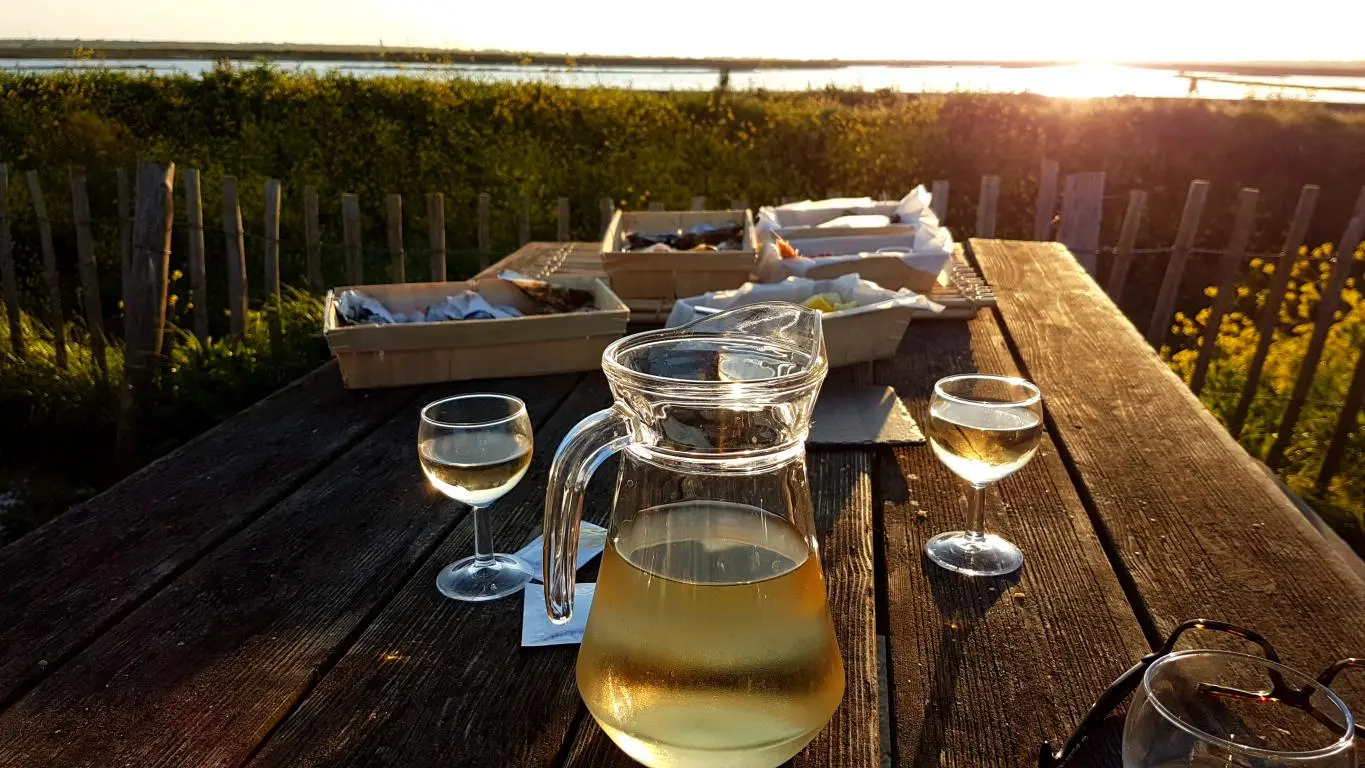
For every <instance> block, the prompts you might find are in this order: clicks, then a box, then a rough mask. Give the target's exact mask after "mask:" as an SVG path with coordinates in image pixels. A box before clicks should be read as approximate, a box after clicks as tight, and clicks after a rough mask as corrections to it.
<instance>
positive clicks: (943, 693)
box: [874, 313, 1147, 768]
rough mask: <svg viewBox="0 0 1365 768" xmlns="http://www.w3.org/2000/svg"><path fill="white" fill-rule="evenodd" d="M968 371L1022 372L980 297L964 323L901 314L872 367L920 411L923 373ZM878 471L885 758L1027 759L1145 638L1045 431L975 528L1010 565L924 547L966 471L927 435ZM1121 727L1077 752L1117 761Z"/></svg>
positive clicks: (927, 379)
mask: <svg viewBox="0 0 1365 768" xmlns="http://www.w3.org/2000/svg"><path fill="white" fill-rule="evenodd" d="M974 371H983V372H988V373H1004V374H1016V373H1018V371H1017V369H1016V367H1015V363H1014V361H1013V359H1012V358H1011V356H1010V352H1009V350H1008V349H1007V346H1006V341H1005V339H1004V338H1003V336H1002V335H1001V331H1000V328H999V326H998V325H997V323H996V320H995V318H994V316H993V315H991V314H989V313H982V314H981V315H979V316H978V317H977V318H976V319H974V320H972V321H970V322H968V323H966V324H962V323H920V324H911V327H910V329H909V331H908V332H907V333H906V337H905V339H904V341H903V343H902V345H901V349H900V353H899V354H898V355H897V357H896V358H895V359H893V360H885V361H879V362H878V363H877V364H876V369H875V372H874V381H875V382H876V383H882V384H890V385H892V386H895V387H896V390H897V392H898V393H899V394H900V395H901V397H902V398H903V399H904V401H905V402H906V405H907V407H909V408H910V411H911V413H912V414H913V415H914V416H915V417H916V418H917V419H918V420H919V421H920V423H921V424H924V423H926V422H927V418H928V401H929V397H930V395H931V394H932V393H933V385H934V382H935V381H936V380H938V379H939V378H941V377H943V376H948V375H951V374H955V373H967V372H974ZM1043 396H1044V398H1045V402H1046V398H1047V396H1048V392H1047V389H1046V388H1044V390H1043ZM875 478H876V479H875V486H876V488H877V503H878V509H879V511H880V514H881V517H882V525H881V526H880V530H881V531H883V532H884V538H883V539H882V540H881V544H882V545H883V546H884V548H885V549H884V551H885V557H884V561H885V564H886V565H885V571H886V576H885V578H886V584H885V590H886V595H887V603H888V605H887V609H886V611H887V612H886V621H887V624H888V627H889V638H888V640H889V647H890V657H889V661H888V676H889V678H890V684H891V694H892V713H893V715H894V721H893V728H894V734H895V741H894V753H895V757H896V762H895V764H896V765H904V766H912V765H913V766H936V765H960V766H973V767H974V768H975V767H976V766H1010V767H1011V768H1012V767H1013V766H1025V765H1032V764H1033V762H1032V761H1033V760H1035V759H1036V755H1037V752H1038V748H1039V746H1040V745H1041V744H1042V742H1043V741H1044V740H1045V739H1052V740H1054V741H1061V740H1064V739H1065V738H1066V737H1067V736H1069V735H1070V732H1071V731H1072V729H1074V728H1075V726H1076V724H1077V723H1079V722H1080V720H1081V718H1082V717H1083V716H1084V713H1085V712H1086V710H1087V709H1088V708H1089V706H1090V704H1091V703H1093V701H1094V699H1095V697H1096V696H1098V695H1099V693H1100V691H1102V690H1103V689H1104V688H1105V686H1107V685H1108V684H1109V683H1110V682H1111V681H1112V680H1113V679H1114V678H1115V677H1116V676H1117V675H1118V674H1119V673H1120V672H1121V671H1123V669H1125V668H1126V667H1127V666H1128V665H1129V664H1130V663H1132V661H1134V660H1136V659H1137V658H1138V657H1139V656H1141V655H1142V654H1144V653H1146V652H1147V645H1146V642H1145V639H1144V637H1143V634H1142V630H1141V629H1140V627H1139V624H1138V622H1137V620H1136V618H1135V616H1134V615H1133V612H1132V609H1131V607H1130V606H1129V604H1128V602H1127V599H1126V597H1125V595H1124V592H1123V590H1122V588H1121V586H1120V584H1119V581H1118V579H1117V578H1116V577H1115V575H1114V572H1113V570H1112V569H1111V567H1110V563H1109V561H1108V559H1107V558H1106V555H1105V552H1104V550H1103V548H1102V545H1101V542H1100V541H1099V539H1098V537H1097V536H1096V533H1095V531H1094V529H1093V527H1092V525H1091V522H1090V520H1089V518H1088V516H1087V512H1086V509H1085V508H1084V506H1083V504H1082V502H1081V500H1080V498H1079V497H1078V496H1077V494H1076V491H1075V488H1074V487H1073V485H1072V482H1071V479H1070V477H1069V476H1068V474H1067V471H1066V468H1065V467H1064V465H1063V463H1062V461H1061V459H1060V458H1059V455H1058V449H1057V447H1056V446H1055V445H1054V444H1053V442H1052V439H1051V436H1050V435H1044V438H1043V443H1042V445H1041V447H1040V449H1039V452H1038V454H1037V455H1036V456H1035V457H1034V459H1033V461H1032V462H1031V463H1030V464H1029V465H1028V466H1027V467H1025V468H1024V469H1023V470H1021V471H1020V472H1019V473H1017V474H1016V475H1014V476H1012V477H1010V478H1007V479H1006V480H1004V481H1002V482H1001V483H999V484H998V488H997V489H993V490H992V491H991V492H990V496H989V501H988V502H987V504H988V507H987V512H986V525H987V529H988V530H992V531H996V532H999V533H1000V534H1001V535H1003V536H1005V537H1006V538H1008V539H1009V540H1011V541H1013V542H1014V543H1016V544H1017V545H1019V547H1020V548H1021V549H1022V550H1023V552H1024V565H1023V568H1022V569H1021V570H1020V572H1019V573H1018V574H1015V575H1012V576H1010V577H1005V578H998V579H971V578H964V577H959V576H957V575H955V574H951V573H949V572H947V571H944V570H942V569H940V568H938V567H937V566H935V565H933V564H932V563H930V562H929V561H928V560H927V559H925V558H924V557H923V555H922V552H923V547H924V544H925V542H926V541H927V540H928V539H929V537H931V536H933V535H935V534H938V533H940V532H942V531H946V530H954V529H959V528H961V526H962V524H963V523H964V521H965V519H966V502H965V495H964V485H963V481H962V480H961V479H959V478H957V477H956V476H955V475H953V474H952V473H951V472H949V471H948V470H947V468H946V467H944V466H943V465H942V464H941V463H940V462H939V461H938V460H937V459H935V458H934V456H933V454H932V452H930V451H929V450H928V449H927V448H925V447H907V448H897V449H895V450H894V451H886V452H884V453H882V454H881V456H880V461H879V463H878V467H877V473H876V476H875ZM1121 728H1122V719H1121V717H1119V718H1116V719H1114V720H1112V721H1111V722H1110V727H1109V729H1108V738H1107V739H1102V740H1097V743H1096V744H1094V745H1090V746H1088V747H1086V748H1084V749H1085V752H1086V754H1085V755H1084V756H1085V757H1086V758H1088V759H1086V760H1081V761H1080V762H1079V763H1078V765H1108V766H1117V765H1118V764H1119V759H1118V755H1117V749H1116V747H1117V743H1118V742H1117V735H1118V732H1119V731H1120V730H1121ZM1106 742H1107V743H1106Z"/></svg>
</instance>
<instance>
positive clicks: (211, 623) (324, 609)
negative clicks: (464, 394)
mask: <svg viewBox="0 0 1365 768" xmlns="http://www.w3.org/2000/svg"><path fill="white" fill-rule="evenodd" d="M578 378H579V376H578V375H577V374H569V375H566V376H560V377H546V378H543V379H536V380H532V379H521V380H514V381H513V380H504V381H497V382H487V381H483V382H470V383H466V384H463V385H458V386H455V387H447V388H441V389H440V390H439V391H452V390H453V391H477V390H480V389H486V388H488V387H490V386H492V387H493V388H494V389H498V390H500V391H510V392H513V393H515V394H521V395H523V396H524V397H526V398H527V400H528V407H529V408H530V410H531V412H532V418H533V419H534V420H536V421H537V422H540V423H543V422H544V419H545V417H546V415H547V413H548V412H549V411H551V410H553V409H554V407H555V406H556V405H557V404H558V402H559V400H560V399H561V397H562V395H563V394H564V393H565V392H567V391H568V390H569V388H570V387H571V386H572V384H573V383H574V382H575V381H577V380H578ZM334 386H335V385H334ZM428 392H429V393H432V391H430V390H428ZM409 394H410V393H409ZM432 394H433V395H434V394H435V393H432ZM354 415H356V416H359V415H360V414H354ZM416 420H417V414H416V404H410V405H409V406H408V407H405V408H402V409H400V410H399V411H398V413H397V414H396V415H393V416H392V418H390V419H389V420H388V421H387V422H385V423H384V424H383V426H382V427H380V428H379V429H378V430H377V431H375V432H373V433H372V434H370V435H369V436H368V437H367V438H366V439H365V440H363V441H362V442H361V443H360V444H359V445H356V446H355V447H354V448H353V449H351V450H350V451H348V452H346V453H345V454H344V455H343V456H341V457H339V458H336V459H335V460H334V461H333V462H332V463H331V464H330V466H328V467H327V469H326V471H324V472H321V473H319V474H318V475H316V476H314V477H313V478H312V480H310V481H309V482H307V483H306V484H305V485H303V486H302V487H301V488H298V490H296V491H295V492H294V493H292V494H291V495H290V496H289V497H288V498H286V499H284V500H283V501H281V502H279V503H278V504H276V505H275V506H274V507H273V508H272V509H270V511H269V512H267V513H266V514H264V515H262V516H261V517H260V519H258V520H256V521H254V522H253V523H252V524H251V525H249V526H248V527H247V528H246V529H245V530H243V531H242V532H241V533H240V534H239V535H238V536H236V537H234V538H233V539H232V540H231V541H229V542H226V543H224V544H223V545H222V546H220V547H219V548H217V549H216V550H214V551H213V552H212V553H210V554H209V555H208V556H207V557H205V558H204V560H202V561H201V562H200V563H198V564H197V565H196V566H195V567H193V568H191V569H189V570H188V571H187V572H186V573H184V574H183V575H182V576H181V577H180V578H178V579H176V580H175V581H174V582H173V583H171V584H170V585H169V586H168V587H167V588H165V589H164V590H162V591H161V592H160V593H158V594H157V595H155V596H153V597H152V598H151V599H149V600H148V601H147V602H146V603H145V604H144V605H142V606H141V607H140V608H138V609H137V610H136V611H134V612H133V613H132V614H131V615H129V616H128V617H127V618H126V619H124V620H123V621H121V622H119V623H118V624H117V625H116V626H114V627H113V628H111V629H110V630H109V631H107V632H106V633H104V634H103V635H102V636H100V637H99V638H98V639H97V640H95V641H94V642H93V643H92V644H91V645H90V647H89V648H86V649H85V650H84V651H83V652H81V653H80V654H79V655H77V656H76V658H75V659H73V660H72V661H71V662H69V663H67V664H66V665H64V667H63V668H62V669H60V670H58V671H57V672H56V673H54V674H53V675H52V676H51V677H49V678H48V679H47V680H44V681H43V682H42V683H41V684H40V685H38V686H37V687H36V688H34V689H33V690H32V691H30V692H29V693H28V695H26V696H25V697H23V698H22V699H21V700H19V701H18V702H17V703H15V704H14V705H13V706H11V707H10V708H9V710H8V711H6V712H5V713H4V714H3V716H0V743H4V744H5V745H6V750H5V753H4V756H3V757H0V763H9V764H20V765H22V764H36V763H42V764H49V765H63V766H96V765H99V766H106V765H139V766H152V765H240V764H241V763H243V762H245V760H246V759H247V758H248V757H249V756H250V755H251V753H252V752H253V751H254V750H255V749H256V747H257V746H258V745H259V743H260V742H261V740H262V739H263V738H264V737H265V736H266V734H268V733H269V732H270V731H271V730H272V729H274V728H275V726H276V725H277V724H278V723H279V722H280V720H281V719H282V718H283V717H284V716H285V715H286V714H287V713H288V712H289V711H290V710H291V709H292V708H293V707H294V706H295V704H296V703H297V702H298V700H299V699H300V697H302V696H303V695H304V694H305V693H306V691H307V690H309V689H310V688H311V687H312V686H313V684H314V683H315V682H316V679H317V677H318V676H319V675H321V674H325V672H326V671H327V669H328V668H330V667H331V665H332V664H333V662H334V661H335V660H336V659H337V658H338V657H339V656H340V655H341V654H342V653H343V652H344V650H345V648H346V647H348V646H349V645H350V644H351V643H352V642H353V640H354V638H355V637H356V635H357V633H359V632H360V630H361V629H363V628H364V627H365V625H366V624H368V623H369V621H370V620H371V619H372V618H373V616H374V615H375V614H376V613H377V612H378V610H379V609H380V608H381V607H382V606H383V605H384V604H385V603H386V602H387V601H388V599H389V598H390V597H391V596H392V593H393V592H394V590H396V589H398V588H399V587H400V586H401V585H403V584H404V583H406V582H409V581H410V580H412V577H413V575H414V573H415V572H416V567H417V566H418V565H419V564H421V563H422V562H423V561H424V560H425V559H427V557H428V556H429V555H430V554H431V550H432V549H433V548H434V547H435V546H436V545H437V544H438V543H439V542H440V541H441V539H442V538H443V537H444V536H445V535H446V534H447V533H448V532H449V531H450V530H451V528H452V527H453V526H454V525H455V522H456V521H457V520H458V519H460V518H462V517H465V516H466V515H464V508H462V507H460V506H459V505H456V504H454V503H452V502H450V501H449V500H448V499H445V498H444V497H443V496H441V495H440V494H438V493H437V492H436V491H434V490H433V489H431V488H430V487H429V486H428V484H427V483H426V482H425V481H424V479H423V477H422V474H421V470H420V468H419V467H418V463H417V459H416V456H415V453H414V451H413V449H412V448H413V443H414V435H415V433H416ZM318 423H320V422H317V421H311V422H310V425H311V426H313V427H315V426H316V425H317V424H318ZM199 511H200V512H201V514H199V515H185V516H186V517H191V518H196V519H198V522H199V523H200V525H208V524H212V523H213V522H214V521H213V518H216V517H217V513H218V509H217V505H206V506H205V507H203V508H202V509H201V510H199ZM427 586H428V589H429V590H430V591H431V592H432V593H433V594H434V593H435V589H434V586H433V585H432V584H431V583H430V581H429V580H428V584H427ZM452 658H454V657H453V656H450V655H445V656H441V657H439V658H433V659H430V660H429V661H431V662H433V666H435V667H437V668H440V669H443V670H446V671H448V669H449V668H448V664H449V662H450V660H451V659H452ZM437 662H439V663H437ZM487 671H489V672H498V673H501V670H491V669H490V670H487ZM427 711H428V712H429V713H430V714H434V713H436V712H438V711H439V708H438V709H433V710H427ZM452 730H455V731H457V732H458V729H452Z"/></svg>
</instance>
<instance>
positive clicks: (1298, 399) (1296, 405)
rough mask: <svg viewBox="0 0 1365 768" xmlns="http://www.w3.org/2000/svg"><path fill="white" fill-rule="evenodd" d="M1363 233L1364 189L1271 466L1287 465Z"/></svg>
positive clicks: (1334, 266)
mask: <svg viewBox="0 0 1365 768" xmlns="http://www.w3.org/2000/svg"><path fill="white" fill-rule="evenodd" d="M1362 234H1365V189H1362V190H1361V193H1360V200H1359V201H1358V202H1357V203H1356V208H1355V212H1354V215H1353V216H1352V218H1351V223H1349V224H1347V225H1346V232H1345V234H1343V235H1342V237H1341V242H1340V243H1338V245H1337V248H1336V251H1335V255H1336V261H1335V263H1333V264H1332V271H1331V274H1330V276H1329V277H1328V278H1327V288H1326V289H1324V290H1323V292H1322V301H1321V302H1319V303H1318V312H1317V317H1316V318H1314V319H1313V335H1312V336H1311V337H1310V338H1309V339H1308V349H1307V351H1305V352H1304V355H1303V361H1302V362H1300V363H1299V375H1298V378H1297V379H1296V380H1295V381H1294V391H1293V392H1291V393H1290V395H1289V405H1288V406H1286V407H1285V409H1284V415H1283V416H1281V417H1280V428H1279V429H1278V430H1277V431H1276V432H1277V433H1276V435H1275V442H1274V443H1273V444H1272V445H1271V446H1270V452H1269V453H1268V454H1266V459H1265V463H1266V464H1268V465H1269V466H1270V468H1271V469H1279V468H1280V467H1282V466H1284V452H1285V451H1286V450H1288V448H1289V443H1290V442H1291V441H1293V439H1294V425H1295V424H1297V423H1298V421H1299V413H1300V412H1302V411H1303V403H1304V401H1305V400H1307V399H1308V390H1309V389H1311V388H1312V386H1313V376H1314V375H1315V374H1316V373H1317V367H1318V361H1319V360H1321V359H1322V350H1323V348H1324V347H1325V346H1327V333H1328V331H1330V330H1331V329H1332V324H1333V323H1335V322H1336V318H1335V316H1336V312H1337V310H1338V309H1339V308H1341V289H1342V288H1344V287H1345V286H1346V278H1348V277H1350V275H1351V268H1352V267H1353V266H1354V265H1355V258H1354V254H1355V249H1356V246H1357V245H1360V239H1361V235H1362Z"/></svg>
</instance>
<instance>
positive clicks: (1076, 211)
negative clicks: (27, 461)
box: [1057, 171, 1104, 274]
mask: <svg viewBox="0 0 1365 768" xmlns="http://www.w3.org/2000/svg"><path fill="white" fill-rule="evenodd" d="M1103 215H1104V172H1103V171H1099V172H1096V173H1072V174H1068V175H1067V177H1066V184H1065V187H1064V190H1063V192H1062V217H1061V222H1060V223H1059V224H1058V225H1057V241H1058V242H1060V243H1062V244H1064V245H1066V247H1067V248H1069V249H1071V252H1072V253H1073V254H1075V256H1076V260H1077V261H1079V262H1080V263H1081V266H1083V267H1085V268H1086V269H1087V270H1088V271H1090V273H1091V274H1094V272H1095V268H1096V264H1095V258H1096V257H1095V254H1096V253H1097V252H1098V251H1099V249H1100V223H1101V218H1102V217H1103Z"/></svg>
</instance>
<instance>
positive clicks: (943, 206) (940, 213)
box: [929, 179, 948, 224]
mask: <svg viewBox="0 0 1365 768" xmlns="http://www.w3.org/2000/svg"><path fill="white" fill-rule="evenodd" d="M929 197H930V199H929V208H930V210H932V211H933V212H934V215H935V216H937V217H938V223H940V224H947V223H948V181H947V180H946V179H939V180H937V181H935V182H934V183H933V185H932V186H931V191H930V192H929Z"/></svg>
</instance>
